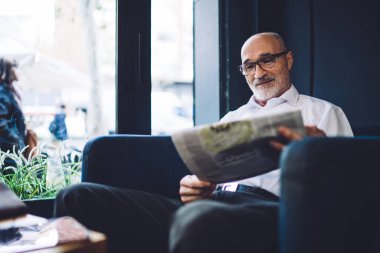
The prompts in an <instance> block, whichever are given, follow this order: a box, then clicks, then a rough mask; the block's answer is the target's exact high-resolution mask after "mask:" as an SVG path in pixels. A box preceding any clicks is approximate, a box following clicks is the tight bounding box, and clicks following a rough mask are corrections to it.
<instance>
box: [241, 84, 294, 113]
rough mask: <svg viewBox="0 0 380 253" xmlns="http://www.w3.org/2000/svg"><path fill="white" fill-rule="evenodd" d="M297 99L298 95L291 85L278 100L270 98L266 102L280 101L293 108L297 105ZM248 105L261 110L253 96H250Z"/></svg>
mask: <svg viewBox="0 0 380 253" xmlns="http://www.w3.org/2000/svg"><path fill="white" fill-rule="evenodd" d="M298 97H299V93H298V91H297V89H296V87H294V85H293V84H292V85H291V86H290V88H289V89H288V90H287V91H285V92H284V94H282V95H281V96H280V97H278V98H271V99H269V100H268V102H269V103H270V101H271V100H278V99H281V100H283V101H284V102H288V103H289V104H290V105H292V106H295V105H296V104H297V101H298ZM248 103H249V104H251V105H254V106H255V107H259V108H263V107H262V106H261V105H259V104H258V103H256V101H255V96H254V95H252V96H251V98H250V99H249V102H248Z"/></svg>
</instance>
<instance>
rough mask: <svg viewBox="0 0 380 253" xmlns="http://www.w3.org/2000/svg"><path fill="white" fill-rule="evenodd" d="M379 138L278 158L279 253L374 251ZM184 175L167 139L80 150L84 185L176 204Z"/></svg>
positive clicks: (103, 143) (378, 225)
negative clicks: (130, 190)
mask: <svg viewBox="0 0 380 253" xmlns="http://www.w3.org/2000/svg"><path fill="white" fill-rule="evenodd" d="M378 156H380V137H367V138H307V139H305V140H303V141H300V142H294V143H292V144H290V145H289V147H288V148H287V149H286V151H285V152H283V153H282V157H281V164H280V166H281V168H282V173H283V174H282V197H281V205H280V248H281V252H282V253H301V252H302V253H305V252H307V253H313V252H316V253H317V252H318V253H320V252H323V253H329V252H331V253H332V252H334V253H343V252H344V253H347V252H355V253H357V252H365V253H373V252H380V246H379V244H380V243H379V238H380V236H379V231H380V211H379V208H380V183H379V181H380V165H379V164H380V163H379V161H378ZM189 173H190V172H189V171H188V169H187V168H186V166H185V165H184V163H183V162H182V160H181V158H180V157H179V156H178V154H177V152H176V150H175V148H174V146H173V144H172V142H171V139H170V137H169V136H141V135H140V136H139V135H114V136H104V137H99V138H96V139H93V140H91V141H89V142H88V143H87V144H86V146H85V149H84V156H83V176H82V180H83V181H85V182H96V183H102V184H107V185H112V186H119V187H127V188H133V189H139V190H145V191H149V192H155V193H159V194H162V195H164V196H168V197H172V198H178V188H179V185H178V183H179V180H180V179H181V178H182V177H183V176H184V175H186V174H189Z"/></svg>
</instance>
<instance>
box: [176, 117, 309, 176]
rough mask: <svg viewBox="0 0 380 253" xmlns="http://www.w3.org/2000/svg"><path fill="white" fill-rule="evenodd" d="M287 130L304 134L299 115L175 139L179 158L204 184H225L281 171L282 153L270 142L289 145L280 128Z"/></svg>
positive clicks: (213, 127)
mask: <svg viewBox="0 0 380 253" xmlns="http://www.w3.org/2000/svg"><path fill="white" fill-rule="evenodd" d="M279 126H286V127H289V128H290V129H292V130H294V131H296V132H298V133H299V134H300V135H301V136H303V135H304V134H305V129H304V124H303V120H302V115H301V112H300V111H290V112H286V113H281V114H271V115H267V116H260V117H253V118H249V119H243V120H239V121H231V122H226V123H214V124H210V125H202V126H197V127H194V128H190V129H185V130H181V131H179V132H176V133H174V134H173V135H172V140H173V143H174V146H175V147H176V149H177V151H178V153H179V155H180V157H181V158H182V160H183V161H184V163H185V164H186V166H187V167H188V168H189V170H190V171H191V172H192V173H194V174H195V175H197V177H198V178H199V179H201V180H206V181H210V182H214V183H225V182H231V181H235V180H240V179H244V178H248V177H253V176H257V175H260V174H264V173H266V172H269V171H272V170H275V169H277V168H278V160H279V156H280V152H279V151H278V150H276V149H274V148H273V147H272V146H271V145H270V144H269V142H270V141H271V140H277V141H280V142H286V140H285V139H284V138H282V137H281V136H279V134H278V132H277V128H278V127H279Z"/></svg>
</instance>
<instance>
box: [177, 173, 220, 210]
mask: <svg viewBox="0 0 380 253" xmlns="http://www.w3.org/2000/svg"><path fill="white" fill-rule="evenodd" d="M179 185H180V187H179V194H180V195H181V201H182V202H183V203H189V202H192V201H194V200H200V199H207V198H208V197H209V196H210V195H211V193H212V192H213V191H214V190H215V187H216V185H215V184H213V183H210V182H207V181H201V180H199V179H198V177H197V176H195V175H187V176H185V177H183V178H182V179H181V181H180V183H179Z"/></svg>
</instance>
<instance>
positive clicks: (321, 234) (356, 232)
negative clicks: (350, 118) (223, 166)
mask: <svg viewBox="0 0 380 253" xmlns="http://www.w3.org/2000/svg"><path fill="white" fill-rule="evenodd" d="M379 147H380V137H366V138H365V137H363V138H344V137H335V138H306V139H304V140H303V141H299V142H294V143H292V144H290V145H289V146H288V147H287V148H286V149H285V150H284V152H283V153H282V156H281V160H280V167H281V169H282V178H281V180H282V181H281V185H282V186H281V202H280V216H279V217H280V247H281V253H301V252H308V253H317V252H318V253H319V252H324V253H330V252H331V253H332V252H334V253H337V252H342V253H343V252H345V253H348V252H380V251H379V250H380V245H379V241H380V240H379V239H380V234H379V232H378V231H380V230H379V229H380V223H379V221H380V219H379V218H380V211H379V206H380V186H379V183H378V180H379V178H380V165H379V164H380V162H379V156H380V149H379Z"/></svg>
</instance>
